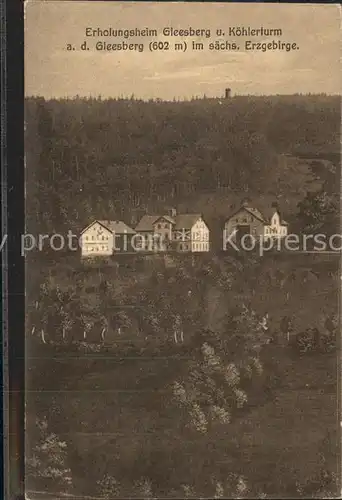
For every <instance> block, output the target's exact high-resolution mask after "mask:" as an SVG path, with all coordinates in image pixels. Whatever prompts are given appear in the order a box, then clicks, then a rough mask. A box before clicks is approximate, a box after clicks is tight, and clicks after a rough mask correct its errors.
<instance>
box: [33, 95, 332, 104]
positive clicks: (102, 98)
mask: <svg viewBox="0 0 342 500" xmlns="http://www.w3.org/2000/svg"><path fill="white" fill-rule="evenodd" d="M323 96H324V97H341V93H330V92H295V93H289V94H287V93H276V94H260V93H255V94H251V93H248V94H232V95H230V96H229V97H225V95H224V94H223V95H222V96H213V97H210V96H206V95H205V94H203V95H194V96H191V97H183V98H179V97H176V96H174V97H172V98H162V97H158V96H154V97H153V96H151V97H138V96H136V95H134V93H132V94H131V95H129V96H128V95H127V96H123V95H116V96H102V95H101V94H98V95H96V96H94V95H91V94H86V95H80V94H74V95H64V96H58V97H57V96H49V97H47V96H44V95H39V94H31V95H25V96H24V100H26V99H44V100H45V101H53V100H55V101H62V100H64V101H65V100H70V101H72V100H76V99H81V100H95V101H110V100H112V101H136V102H146V103H148V102H151V101H152V102H165V103H174V102H177V103H180V102H191V101H213V100H223V101H231V100H233V99H235V98H244V97H255V98H265V97H323Z"/></svg>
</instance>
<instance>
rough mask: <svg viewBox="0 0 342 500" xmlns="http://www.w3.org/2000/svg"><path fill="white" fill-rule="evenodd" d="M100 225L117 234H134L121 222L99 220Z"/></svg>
mask: <svg viewBox="0 0 342 500" xmlns="http://www.w3.org/2000/svg"><path fill="white" fill-rule="evenodd" d="M98 222H99V223H100V224H102V225H103V226H105V227H106V228H107V229H109V230H110V231H113V232H114V233H117V234H134V233H135V231H134V229H132V228H131V227H129V226H127V224H125V223H124V222H123V221H122V220H99V221H98Z"/></svg>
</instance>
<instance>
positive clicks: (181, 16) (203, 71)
mask: <svg viewBox="0 0 342 500" xmlns="http://www.w3.org/2000/svg"><path fill="white" fill-rule="evenodd" d="M340 23H341V19H340V8H339V7H338V6H337V5H308V4H302V5H300V4H260V3H256V4H223V3H195V2H190V3H183V2H160V3H158V2H136V3H134V2H122V3H121V2H117V1H115V2H101V1H86V2H84V1H83V2H81V1H75V0H73V1H66V0H58V1H52V0H45V1H43V0H28V1H27V2H26V9H25V93H26V95H27V96H32V95H36V96H37V95H40V96H43V97H45V98H52V97H54V98H59V97H74V96H76V95H80V96H93V97H97V96H99V95H101V97H103V98H107V97H120V96H123V97H129V96H131V95H132V94H134V96H135V97H136V98H142V99H149V98H161V99H167V100H171V99H173V98H176V99H188V98H191V97H192V96H203V95H206V96H207V97H217V96H221V95H223V93H224V89H225V88H226V87H230V88H231V89H232V93H233V94H240V95H241V94H267V95H271V94H293V93H321V92H325V93H328V94H340V91H341V73H340V55H341V44H340ZM241 26H243V27H245V28H247V27H250V28H260V27H264V28H273V29H281V30H282V36H281V37H279V36H261V37H260V36H259V37H253V36H252V37H251V36H246V37H236V36H235V37H233V36H231V37H229V35H228V30H229V27H241ZM164 27H172V28H174V29H187V28H189V27H192V28H194V29H210V30H211V37H210V39H207V38H203V39H201V37H185V38H179V37H177V38H175V37H173V38H165V37H164V36H163V34H162V30H163V28H164ZM86 28H100V29H102V30H104V29H108V28H112V29H113V30H116V29H133V28H139V29H143V28H150V29H156V30H157V31H158V34H157V38H153V40H152V38H149V37H144V38H142V37H140V38H132V39H130V40H125V41H126V43H144V50H143V52H139V51H130V52H128V51H126V52H123V51H110V52H108V51H106V52H104V51H98V50H96V42H98V41H105V42H106V43H111V44H113V43H119V42H122V40H123V39H122V37H117V38H115V37H98V38H94V37H86V36H85V33H86ZM217 29H223V30H224V31H225V36H224V37H219V36H217V35H216V30H217ZM217 39H219V40H220V41H225V40H228V41H229V42H234V41H235V42H236V43H238V45H239V48H240V50H238V51H226V50H220V51H210V50H209V49H208V44H209V43H210V42H214V41H215V40H217ZM246 40H251V41H252V42H270V41H272V40H275V41H277V40H281V41H283V42H289V43H296V44H297V46H298V47H299V49H296V50H292V51H290V52H286V51H278V50H268V51H266V52H262V51H260V50H259V51H246V50H245V41H246ZM84 41H87V45H88V48H89V49H90V50H86V51H84V50H81V48H80V47H81V44H82V43H83V42H84ZM151 41H159V42H160V41H162V42H165V41H168V42H169V43H170V47H171V48H169V50H168V51H158V50H156V51H150V50H149V44H150V42H151ZM180 41H186V42H187V47H188V50H186V51H185V52H183V51H179V50H178V51H177V50H175V49H174V44H175V43H177V42H180ZM192 41H196V42H202V43H203V44H204V50H202V51H192V50H191V48H189V47H191V42H192ZM67 44H71V46H72V47H73V48H74V50H71V51H70V50H69V51H68V50H67Z"/></svg>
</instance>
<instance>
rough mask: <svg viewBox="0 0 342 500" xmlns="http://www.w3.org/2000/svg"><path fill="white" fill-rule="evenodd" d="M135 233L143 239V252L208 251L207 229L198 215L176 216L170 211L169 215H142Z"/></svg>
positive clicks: (173, 211)
mask: <svg viewBox="0 0 342 500" xmlns="http://www.w3.org/2000/svg"><path fill="white" fill-rule="evenodd" d="M135 231H136V233H137V234H140V235H142V236H143V237H144V238H142V240H143V241H144V243H145V247H144V249H145V250H154V251H166V250H176V251H178V252H208V251H209V229H208V227H207V225H206V223H205V222H204V220H203V218H202V216H201V214H199V213H196V214H189V213H186V214H177V213H176V211H175V209H172V211H171V215H166V214H158V215H144V216H143V217H142V218H141V220H140V221H139V223H138V224H137V226H136V227H135ZM147 236H150V238H148V237H147ZM152 240H153V244H154V246H153V248H151V241H152Z"/></svg>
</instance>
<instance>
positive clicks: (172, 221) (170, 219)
mask: <svg viewBox="0 0 342 500" xmlns="http://www.w3.org/2000/svg"><path fill="white" fill-rule="evenodd" d="M158 219H165V220H167V221H168V222H171V224H175V222H176V221H175V219H174V218H173V217H170V215H160V216H159V217H158ZM158 219H156V220H155V222H157V220H158ZM155 222H154V223H155Z"/></svg>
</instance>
